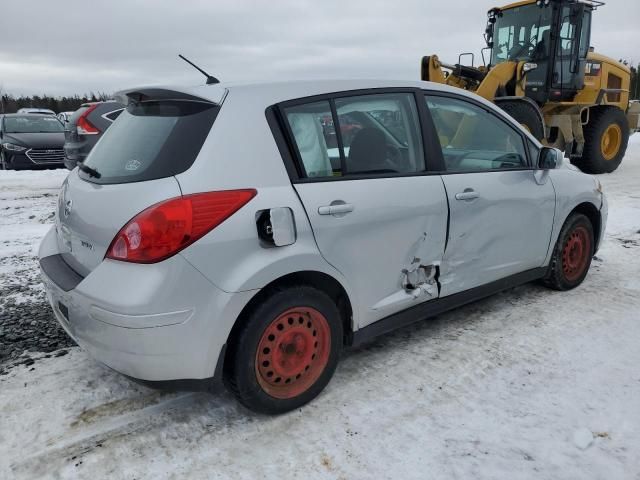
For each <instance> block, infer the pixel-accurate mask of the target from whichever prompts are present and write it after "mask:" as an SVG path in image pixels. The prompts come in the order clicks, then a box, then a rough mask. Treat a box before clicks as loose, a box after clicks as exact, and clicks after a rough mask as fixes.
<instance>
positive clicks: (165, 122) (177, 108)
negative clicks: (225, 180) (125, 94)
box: [80, 101, 220, 184]
mask: <svg viewBox="0 0 640 480" xmlns="http://www.w3.org/2000/svg"><path fill="white" fill-rule="evenodd" d="M219 109H220V108H219V107H218V106H217V105H214V104H212V103H206V102H193V101H161V102H158V101H149V102H142V103H134V104H130V105H129V106H128V107H127V108H126V109H125V110H123V111H122V114H121V115H120V116H119V117H118V118H117V120H116V121H115V122H114V123H113V125H111V127H110V128H109V130H107V131H106V132H105V134H104V135H103V137H102V139H101V140H100V141H99V142H98V144H97V145H96V146H95V147H94V149H93V150H92V151H91V153H90V154H89V156H88V157H87V159H86V160H85V162H84V163H85V165H87V166H88V167H91V168H93V169H95V170H97V171H98V172H99V173H100V178H95V177H90V176H89V175H87V174H86V173H84V172H82V171H80V176H81V177H82V178H83V179H85V180H88V181H90V182H94V183H100V184H113V183H130V182H141V181H147V180H156V179H159V178H165V177H170V176H173V175H177V174H179V173H182V172H184V171H186V170H187V169H189V167H191V165H192V164H193V162H194V161H195V159H196V157H197V156H198V153H199V152H200V149H201V148H202V145H203V144H204V141H205V139H206V138H207V135H208V134H209V131H210V130H211V126H212V125H213V122H214V120H215V118H216V115H217V114H218V111H219Z"/></svg>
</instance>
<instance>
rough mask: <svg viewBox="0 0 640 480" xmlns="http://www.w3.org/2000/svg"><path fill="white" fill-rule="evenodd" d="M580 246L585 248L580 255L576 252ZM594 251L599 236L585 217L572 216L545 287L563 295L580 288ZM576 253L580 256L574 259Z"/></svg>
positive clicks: (563, 229) (564, 231)
mask: <svg viewBox="0 0 640 480" xmlns="http://www.w3.org/2000/svg"><path fill="white" fill-rule="evenodd" d="M579 237H583V238H582V239H579ZM576 245H581V247H578V248H579V249H580V251H579V252H576V251H575V250H574V248H575V247H576ZM594 251H595V235H594V232H593V225H592V224H591V221H590V220H589V219H588V218H587V217H586V216H585V215H583V214H581V213H574V214H572V215H570V216H569V218H568V219H567V221H566V222H565V223H564V226H563V227H562V230H561V231H560V235H559V237H558V241H557V242H556V245H555V248H554V250H553V256H552V257H551V263H550V264H549V269H548V270H547V274H546V276H545V277H544V279H543V283H544V284H545V285H546V286H547V287H549V288H553V289H554V290H560V291H566V290H572V289H574V288H576V287H577V286H579V285H580V284H581V283H582V282H583V281H584V279H585V278H586V276H587V274H588V273H589V268H590V267H591V260H592V258H593V255H594ZM572 253H575V254H576V255H575V258H572Z"/></svg>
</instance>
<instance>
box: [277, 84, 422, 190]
mask: <svg viewBox="0 0 640 480" xmlns="http://www.w3.org/2000/svg"><path fill="white" fill-rule="evenodd" d="M332 102H333V105H332ZM284 114H285V117H286V120H287V123H288V126H289V130H290V132H291V135H292V137H293V141H294V143H295V147H296V150H297V154H298V159H299V162H300V164H301V166H302V170H303V172H304V176H305V177H306V178H318V177H320V178H323V177H324V178H326V177H350V176H359V175H389V174H391V175H394V174H410V173H416V172H421V171H424V168H425V166H424V152H423V148H422V138H421V134H420V126H419V125H420V124H419V121H418V113H417V108H416V104H415V99H414V96H413V94H412V93H388V94H386V93H385V94H370V95H360V96H353V97H340V98H336V99H335V100H331V101H330V100H324V101H320V102H314V103H307V104H303V105H297V106H293V107H285V108H284Z"/></svg>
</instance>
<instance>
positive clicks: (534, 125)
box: [498, 102, 545, 141]
mask: <svg viewBox="0 0 640 480" xmlns="http://www.w3.org/2000/svg"><path fill="white" fill-rule="evenodd" d="M498 106H499V107H500V108H501V109H502V110H504V111H505V112H507V113H508V114H509V115H511V116H512V117H513V118H514V119H515V120H516V121H517V122H518V123H519V124H520V125H522V126H523V127H524V128H525V129H526V130H528V131H529V132H530V133H531V135H533V136H534V137H536V139H537V140H540V141H542V140H544V137H545V135H544V124H543V123H542V121H541V120H540V115H539V114H538V112H537V111H536V109H535V107H534V106H533V105H529V104H528V103H527V102H500V103H499V104H498Z"/></svg>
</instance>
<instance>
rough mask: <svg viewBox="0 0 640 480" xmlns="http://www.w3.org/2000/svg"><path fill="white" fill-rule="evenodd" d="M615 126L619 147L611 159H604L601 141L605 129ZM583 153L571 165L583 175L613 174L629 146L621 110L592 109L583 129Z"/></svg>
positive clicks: (626, 122) (626, 124) (624, 118)
mask: <svg viewBox="0 0 640 480" xmlns="http://www.w3.org/2000/svg"><path fill="white" fill-rule="evenodd" d="M612 125H617V128H619V129H620V135H621V138H620V147H619V149H618V152H617V154H616V155H614V156H613V157H609V158H607V157H605V154H604V153H603V150H602V139H603V136H604V135H605V133H606V132H607V129H608V128H609V127H610V126H612ZM584 138H585V144H584V151H583V152H582V157H581V158H578V159H574V160H573V163H574V164H575V165H576V166H577V167H578V168H580V170H582V171H583V172H585V173H591V174H601V173H611V172H614V171H615V170H616V169H617V168H618V167H619V166H620V163H621V162H622V159H623V158H624V155H625V153H627V145H628V144H629V122H628V121H627V117H626V115H625V114H624V112H623V111H622V110H620V109H619V108H614V107H607V108H594V109H593V110H591V118H590V119H589V123H588V124H587V125H586V126H585V127H584Z"/></svg>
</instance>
